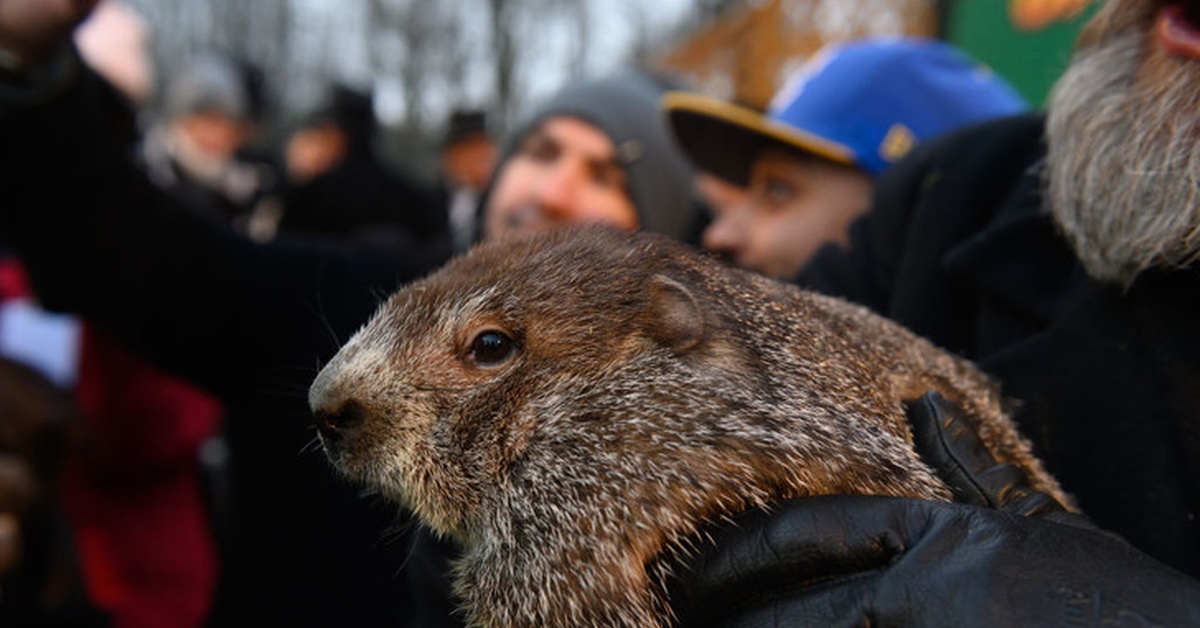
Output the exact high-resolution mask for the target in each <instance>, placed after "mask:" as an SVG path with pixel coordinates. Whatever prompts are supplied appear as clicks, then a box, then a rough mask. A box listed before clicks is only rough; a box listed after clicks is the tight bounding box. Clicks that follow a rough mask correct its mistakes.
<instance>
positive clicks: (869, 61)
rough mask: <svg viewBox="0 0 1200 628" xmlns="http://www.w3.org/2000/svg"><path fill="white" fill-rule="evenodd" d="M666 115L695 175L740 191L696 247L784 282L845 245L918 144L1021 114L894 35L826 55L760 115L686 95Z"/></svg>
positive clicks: (992, 78)
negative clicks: (829, 248)
mask: <svg viewBox="0 0 1200 628" xmlns="http://www.w3.org/2000/svg"><path fill="white" fill-rule="evenodd" d="M664 106H665V108H666V109H667V112H668V115H669V116H670V120H671V126H672V129H673V130H674V132H675V135H676V137H677V138H678V139H679V141H680V143H681V145H682V146H683V147H684V150H685V151H686V152H687V154H688V156H689V157H690V158H691V159H692V160H693V161H694V162H695V163H696V164H697V166H698V167H699V168H700V169H701V170H702V171H703V172H704V173H706V174H708V175H711V176H714V177H717V178H719V179H721V180H722V181H724V182H726V183H727V184H730V185H734V186H740V187H743V188H745V189H746V193H745V194H744V196H743V197H742V198H741V200H740V202H733V203H727V204H723V205H717V206H715V207H714V209H715V215H714V219H713V221H712V223H711V224H710V225H709V226H708V228H707V229H705V231H704V234H703V237H702V243H703V245H704V246H705V248H708V249H710V250H712V251H715V252H717V253H720V254H723V255H725V256H727V257H729V258H730V259H731V260H732V261H733V262H735V263H737V264H738V265H741V266H745V267H747V268H751V269H754V270H757V271H759V272H761V273H763V274H766V275H769V276H772V277H777V278H792V277H794V276H795V275H796V273H798V272H799V271H800V269H801V268H803V267H804V264H805V263H807V262H808V260H809V259H811V258H812V256H813V255H814V254H815V253H816V251H817V249H818V248H820V247H821V246H822V245H824V244H826V243H829V242H834V243H839V244H845V243H846V241H847V231H848V227H849V225H850V223H851V222H852V221H853V220H854V219H856V218H858V217H859V216H861V215H862V214H863V213H864V212H866V211H867V208H868V207H870V205H871V195H872V192H873V190H874V187H875V182H876V180H877V179H878V178H879V176H880V175H881V174H882V173H883V172H884V171H885V170H886V169H887V168H888V167H889V166H891V165H892V164H893V163H895V162H896V161H897V160H899V159H900V158H902V157H904V156H905V155H907V154H908V153H909V151H911V150H912V149H913V148H914V147H916V146H917V145H918V144H921V143H923V142H926V141H928V140H930V139H932V138H934V137H936V136H938V135H941V134H943V133H946V132H948V131H950V130H953V129H955V128H958V127H961V126H965V125H970V124H974V123H978V122H981V121H983V120H987V119H991V118H996V117H1000V116H1005V115H1011V114H1015V113H1018V112H1021V111H1023V110H1025V109H1026V108H1027V106H1026V104H1025V102H1024V101H1023V100H1022V99H1021V97H1020V96H1019V95H1018V94H1017V92H1016V90H1015V89H1014V88H1013V87H1012V86H1010V85H1009V84H1008V83H1006V82H1005V81H1004V80H1003V79H1002V78H1000V77H999V76H997V75H996V74H994V73H993V72H992V71H991V70H989V69H988V68H986V67H985V66H983V65H982V64H980V63H979V62H977V61H975V60H973V59H971V58H970V57H969V56H968V55H967V54H966V53H964V52H962V51H961V50H958V49H957V48H954V47H953V46H951V45H949V44H946V43H944V42H940V41H937V40H930V39H920V38H897V37H881V38H868V39H861V40H855V41H851V42H844V43H834V44H829V45H827V46H826V47H825V48H823V49H822V50H820V51H818V52H817V53H816V54H814V55H813V57H812V58H811V59H809V61H808V62H807V63H806V64H805V65H804V66H802V67H801V68H800V69H798V70H797V71H796V72H795V73H793V74H792V75H791V76H790V77H789V78H788V80H787V81H786V82H785V84H784V86H783V87H782V88H781V89H780V90H779V92H778V93H777V94H776V95H775V97H774V98H773V99H772V102H771V104H770V107H769V109H768V111H767V112H766V113H765V114H761V113H758V112H755V111H753V110H751V109H749V108H746V107H743V106H740V105H737V104H732V103H724V102H721V101H718V100H713V99H710V98H706V97H704V96H701V95H698V94H693V93H686V92H684V93H679V94H668V95H667V96H666V97H665V98H664ZM709 185H710V186H711V185H712V183H711V182H710V183H709Z"/></svg>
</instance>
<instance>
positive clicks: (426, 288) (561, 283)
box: [310, 228, 738, 538]
mask: <svg viewBox="0 0 1200 628" xmlns="http://www.w3.org/2000/svg"><path fill="white" fill-rule="evenodd" d="M678 251H679V249H678V245H675V244H671V243H669V242H667V241H666V240H663V239H661V238H658V237H654V236H648V235H643V236H638V237H637V238H635V239H630V238H629V237H628V236H627V235H622V234H620V233H618V232H616V231H613V230H610V229H605V228H586V229H583V230H579V229H569V230H563V231H560V232H557V233H554V234H551V235H549V236H535V237H533V238H531V239H524V240H517V241H513V242H508V243H503V244H488V245H483V246H480V247H477V248H476V249H475V250H473V251H472V252H470V253H469V254H467V255H465V256H463V257H460V258H458V259H456V260H453V261H452V262H450V263H449V264H448V265H447V266H446V267H444V268H443V269H442V270H440V271H439V272H437V273H436V274H434V275H431V276H430V277H428V278H426V279H424V280H422V281H419V282H416V283H414V284H411V285H410V286H408V287H407V288H405V289H404V290H402V291H400V292H399V293H397V294H395V295H393V296H392V297H391V298H390V299H389V300H388V301H387V302H386V303H385V304H384V305H383V306H382V307H381V309H380V310H379V311H378V312H377V314H376V315H375V316H374V318H373V319H372V320H371V321H370V322H369V323H368V324H367V325H366V326H365V327H364V328H363V329H361V330H360V331H359V332H358V333H357V334H355V336H354V337H353V338H351V339H350V340H349V342H348V343H347V344H346V345H345V346H344V347H343V348H342V349H341V351H340V352H339V353H338V354H337V356H335V357H334V358H333V359H332V360H331V361H330V363H329V364H328V365H326V367H325V368H324V369H323V370H322V372H321V373H320V375H319V376H318V377H317V379H316V381H315V382H314V384H313V386H312V389H311V391H310V403H311V407H312V409H313V412H314V416H315V418H316V422H317V425H318V428H319V431H320V434H321V440H322V442H323V444H324V446H325V449H326V451H327V453H328V455H329V457H330V459H331V460H332V461H333V463H334V464H335V465H336V466H337V467H338V468H339V469H340V470H341V471H343V472H344V473H345V474H347V475H348V476H350V477H352V478H354V479H357V480H360V481H363V482H365V483H366V484H368V485H370V486H373V487H375V488H377V489H378V490H379V491H380V492H381V493H382V494H383V495H384V496H386V497H389V498H391V499H394V500H397V501H399V502H401V503H403V504H405V505H407V506H409V507H411V508H412V509H414V510H415V511H416V512H417V514H419V515H420V516H421V517H422V518H423V519H424V520H425V521H426V522H427V523H428V524H430V525H431V526H432V527H433V528H434V529H435V530H437V531H438V532H441V533H444V534H450V535H452V536H455V537H459V538H465V537H470V536H471V535H472V533H473V532H475V530H476V526H477V525H478V524H479V521H478V517H479V516H481V513H482V512H485V511H489V510H509V511H511V510H512V504H501V503H498V501H501V500H505V499H510V498H511V497H512V494H511V491H516V490H521V489H523V488H526V487H527V486H526V485H527V484H529V483H533V484H538V485H540V486H543V487H550V486H558V487H560V488H561V490H563V491H569V492H570V493H571V495H570V497H571V499H572V500H574V501H577V502H578V501H580V500H582V501H587V500H589V499H596V500H602V499H604V497H603V495H602V494H601V492H603V491H613V490H621V489H620V488H619V486H621V482H622V481H623V480H622V479H621V478H619V477H618V476H620V475H621V474H622V473H628V469H632V468H637V467H636V466H635V462H634V461H635V459H639V458H640V457H642V456H645V457H660V458H668V459H669V458H672V457H676V456H678V454H677V453H673V451H672V446H671V444H670V443H667V442H664V440H663V439H664V434H665V435H666V439H667V440H670V439H671V438H672V436H671V432H672V431H675V432H681V431H683V430H676V429H674V428H672V427H671V426H670V425H667V423H669V422H670V421H686V420H687V418H688V415H691V414H695V413H698V412H702V411H704V410H705V403H704V402H702V401H700V400H697V399H691V398H688V397H691V396H693V395H691V394H690V392H689V391H692V390H696V389H699V388H702V387H703V386H704V384H703V383H697V382H689V383H688V384H687V385H684V384H683V382H682V381H680V380H678V378H682V377H689V376H687V375H684V374H680V373H673V369H674V368H675V367H676V366H678V365H679V363H681V362H683V361H687V360H692V361H707V362H708V363H709V365H710V366H712V367H713V368H714V369H715V370H721V368H720V365H721V364H730V365H732V364H734V363H735V362H737V361H738V358H737V357H736V356H737V351H736V350H735V349H733V348H731V347H726V346H723V345H722V344H721V342H720V341H719V340H716V339H715V338H714V334H713V333H712V330H713V327H714V325H719V324H720V322H719V321H716V320H714V319H713V315H712V314H711V313H707V314H706V312H705V309H706V308H704V307H702V306H701V304H700V303H699V302H698V301H697V299H698V298H699V297H698V294H699V292H698V291H696V290H691V289H689V288H688V287H685V285H684V284H683V283H681V281H680V278H684V279H683V280H684V281H687V282H695V281H700V279H697V272H699V271H697V270H696V269H695V268H691V267H689V264H691V263H692V262H691V261H689V260H692V257H691V256H681V255H677V253H678ZM709 370H710V371H711V370H713V369H709ZM722 379H726V380H727V379H728V378H722ZM672 381H675V382H676V383H677V384H678V385H675V384H672V383H670V382H672ZM697 384H699V385H697ZM707 410H708V411H710V412H711V411H713V409H712V408H707ZM668 415H669V416H668ZM550 460H553V461H554V464H546V465H544V466H543V464H542V461H550ZM572 461H575V462H578V463H579V464H578V465H576V466H577V467H578V468H576V469H574V471H572V470H571V469H572ZM636 464H640V465H642V468H643V469H653V468H655V464H656V463H655V462H654V461H652V460H651V461H647V460H644V459H640V460H638V461H637V462H636ZM620 467H627V468H626V469H625V471H621V470H620ZM552 468H553V469H554V470H551V469H552ZM564 470H565V472H566V473H577V474H578V475H573V476H572V477H570V478H565V477H558V476H559V475H561V474H562V473H563V472H564ZM663 472H664V473H669V471H666V470H664V471H663ZM606 474H607V475H606ZM549 476H554V477H549ZM593 485H596V486H593ZM601 485H602V486H601ZM593 487H594V489H595V491H596V492H595V494H593V493H592V490H593ZM563 497H564V498H565V497H566V495H563ZM648 499H649V497H648ZM498 507H499V508H498Z"/></svg>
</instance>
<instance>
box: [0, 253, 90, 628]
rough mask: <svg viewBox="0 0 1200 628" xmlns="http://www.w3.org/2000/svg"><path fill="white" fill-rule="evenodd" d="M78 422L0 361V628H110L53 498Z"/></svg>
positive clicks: (27, 369) (22, 371) (41, 380)
mask: <svg viewBox="0 0 1200 628" xmlns="http://www.w3.org/2000/svg"><path fill="white" fill-rule="evenodd" d="M2 274H3V273H0V275H2ZM3 282H4V280H3V278H2V277H0V283H3ZM81 419H82V417H80V412H79V408H78V406H76V404H75V401H74V399H73V398H72V395H71V393H70V391H68V390H67V389H65V388H63V387H62V386H60V385H58V384H57V383H55V382H54V381H53V380H51V379H50V378H49V377H48V376H47V375H46V374H44V373H42V372H40V371H38V370H37V369H35V368H34V367H32V366H29V365H27V364H25V363H23V362H21V361H18V360H15V359H11V358H8V357H6V356H3V355H0V625H3V626H20V627H23V628H108V627H109V626H112V625H113V623H112V622H111V621H110V618H109V616H108V615H107V614H106V613H105V612H103V611H102V610H101V609H99V608H98V607H97V606H96V605H95V604H94V603H93V602H92V601H91V599H90V596H89V595H88V593H87V591H86V587H85V586H84V583H83V577H82V575H81V565H80V560H79V556H78V553H77V546H76V542H75V536H74V533H73V531H72V528H71V525H70V524H68V523H67V518H66V515H65V513H64V512H63V506H62V500H61V499H60V497H59V493H60V491H61V490H62V475H63V469H64V466H65V465H66V460H67V457H68V456H69V451H70V450H71V449H72V448H74V447H76V446H77V442H76V439H75V438H74V436H75V435H76V433H77V432H78V430H79V428H80V427H81V423H82V420H81Z"/></svg>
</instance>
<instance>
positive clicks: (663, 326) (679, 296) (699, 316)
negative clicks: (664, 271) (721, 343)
mask: <svg viewBox="0 0 1200 628" xmlns="http://www.w3.org/2000/svg"><path fill="white" fill-rule="evenodd" d="M649 310H650V311H649V312H648V313H647V314H648V316H647V320H648V323H647V328H648V329H649V331H650V335H651V337H653V338H654V339H655V340H657V341H658V342H659V343H660V344H662V345H663V346H664V347H667V348H669V349H670V350H671V351H673V352H675V355H683V354H684V353H687V352H688V351H691V350H692V349H693V348H694V347H696V346H697V345H699V344H700V343H701V342H702V341H703V340H704V311H703V310H701V309H700V304H699V303H697V302H696V298H695V297H693V296H692V292H691V291H690V290H688V289H687V287H686V286H684V285H683V284H681V283H679V282H678V281H675V280H674V279H671V278H670V277H667V276H666V275H655V276H654V277H652V278H651V279H650V307H649Z"/></svg>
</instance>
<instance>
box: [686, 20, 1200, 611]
mask: <svg viewBox="0 0 1200 628" xmlns="http://www.w3.org/2000/svg"><path fill="white" fill-rule="evenodd" d="M1198 104H1200V2H1198V1H1196V0H1187V1H1182V2H1181V1H1159V0H1111V1H1110V2H1108V3H1107V4H1106V5H1105V6H1104V7H1102V8H1101V9H1100V11H1099V12H1098V13H1097V14H1096V15H1095V17H1094V18H1093V19H1092V20H1091V21H1090V22H1089V24H1088V25H1087V26H1086V28H1085V30H1084V32H1083V33H1082V34H1081V36H1080V39H1079V41H1078V42H1077V47H1076V52H1075V57H1074V58H1073V60H1072V63H1071V64H1070V66H1069V68H1068V70H1067V71H1066V72H1065V73H1064V75H1063V76H1062V77H1061V79H1060V81H1059V82H1058V83H1057V85H1056V86H1055V90H1054V92H1053V94H1052V97H1051V99H1050V104H1049V106H1048V109H1047V112H1046V114H1045V115H1044V116H1024V117H1019V118H1009V119H1005V120H1002V121H999V122H995V123H988V124H987V125H984V126H980V127H975V128H973V129H969V130H966V131H962V132H959V133H957V134H955V135H952V136H949V137H946V138H943V139H942V140H940V141H938V142H934V143H930V144H926V145H925V146H924V147H923V148H921V149H918V151H917V152H915V153H914V154H913V155H912V156H911V157H910V158H909V159H907V160H906V161H905V162H903V163H900V164H897V165H896V166H895V167H894V168H893V169H892V170H890V171H889V173H888V174H887V175H885V177H884V179H883V180H881V182H880V183H879V187H878V188H877V193H876V198H875V204H874V207H873V209H872V210H871V213H870V214H869V215H867V216H866V217H865V218H864V219H862V220H861V221H859V222H858V223H856V224H855V225H854V226H853V227H852V231H851V233H852V235H851V240H850V245H849V247H847V248H840V247H836V246H832V245H831V246H829V247H827V248H826V249H824V250H822V251H821V252H820V253H819V254H818V256H817V257H816V258H815V259H814V260H813V261H812V262H811V263H810V265H809V266H808V267H807V268H806V270H805V272H804V273H803V274H802V276H801V278H800V281H801V282H802V283H804V284H806V285H808V286H810V287H814V288H817V289H819V290H823V291H826V292H829V293H834V294H838V295H841V296H844V297H848V298H851V299H853V300H857V301H859V302H861V303H863V304H865V305H867V306H869V307H871V308H873V309H875V310H877V311H879V312H881V313H883V314H885V315H887V316H889V317H891V318H893V319H895V320H897V321H899V322H901V323H903V324H905V325H906V326H908V327H910V328H912V329H913V330H915V331H916V332H918V333H920V334H922V335H924V336H926V337H928V338H930V339H931V340H933V341H934V342H936V343H937V344H940V345H942V346H944V347H946V348H949V349H951V350H953V351H956V352H958V353H960V354H962V355H965V356H967V357H969V358H971V359H973V360H975V361H977V362H978V363H979V364H980V365H981V366H982V367H983V368H984V369H986V370H987V371H989V372H991V373H992V374H994V375H996V376H997V377H998V378H999V380H1000V381H1001V382H1002V386H1003V391H1004V392H1005V393H1006V394H1007V395H1008V396H1010V397H1012V398H1013V399H1015V400H1016V404H1017V405H1016V416H1017V419H1018V421H1019V422H1020V424H1021V426H1022V428H1023V430H1024V432H1025V433H1026V434H1027V435H1028V436H1029V437H1030V438H1031V439H1032V440H1033V441H1034V444H1035V449H1036V451H1037V453H1038V454H1039V455H1040V456H1041V457H1042V458H1043V459H1044V460H1045V461H1046V463H1047V466H1048V468H1049V469H1050V471H1051V472H1052V473H1054V474H1056V475H1057V476H1058V478H1059V479H1060V480H1061V481H1062V484H1063V486H1064V487H1065V488H1066V489H1067V491H1069V492H1071V493H1073V495H1074V496H1075V498H1076V499H1077V504H1078V506H1079V507H1081V508H1082V511H1083V513H1084V514H1085V515H1086V517H1087V518H1086V519H1085V518H1082V517H1079V516H1075V515H1068V514H1066V513H1065V512H1064V511H1063V510H1061V509H1060V508H1058V507H1057V506H1055V505H1054V504H1052V503H1050V502H1049V501H1048V500H1046V499H1045V497H1044V496H1037V495H1035V494H1033V493H1031V492H1030V491H1029V490H1028V489H1027V488H1026V487H1025V486H1024V485H1023V480H1022V479H1021V478H1019V477H1017V475H1016V474H1014V473H1013V470H1012V469H1009V468H1005V467H1004V466H1003V465H997V464H995V463H994V461H988V460H983V459H981V458H979V457H977V456H976V454H977V453H978V452H977V451H976V450H975V449H974V445H973V443H972V442H971V439H972V438H973V434H971V433H969V430H968V429H966V428H964V426H962V425H961V424H958V423H957V421H956V420H955V418H954V410H953V409H952V408H945V407H944V406H943V407H940V408H935V411H934V414H935V415H938V418H937V420H936V425H935V426H934V430H933V436H932V438H933V441H932V442H933V448H934V449H935V450H936V449H941V450H942V453H944V454H946V459H945V460H942V462H944V463H945V466H944V467H943V471H944V475H945V474H946V473H945V471H947V470H950V472H951V474H953V473H957V474H958V479H959V480H961V482H960V483H959V484H958V485H956V487H957V489H958V490H959V497H960V499H961V500H962V501H968V502H975V503H976V504H978V505H983V506H985V508H982V509H981V508H976V507H972V506H965V505H962V504H952V505H949V506H943V505H940V504H923V503H917V502H912V501H908V500H884V499H845V498H828V499H825V498H822V499H812V500H804V501H803V502H796V503H793V504H789V505H787V506H785V507H784V508H781V509H780V510H779V511H777V512H776V513H774V514H773V515H772V516H771V517H769V518H763V519H758V520H753V521H751V522H741V525H740V527H739V530H737V531H735V532H728V531H726V532H725V533H724V535H722V536H719V537H718V539H719V543H718V550H717V551H716V552H715V553H713V554H711V555H708V556H705V557H704V558H703V559H702V560H700V561H699V562H698V566H697V568H696V570H695V572H694V574H693V575H692V576H689V577H688V578H689V579H690V581H691V583H692V586H691V588H690V589H689V593H690V594H691V595H692V596H693V601H692V602H690V607H689V606H688V605H686V604H683V607H684V608H686V609H687V610H686V611H685V616H687V617H706V618H709V619H711V620H712V621H715V622H717V623H723V620H722V619H713V618H719V617H721V616H722V614H723V613H724V614H725V615H726V616H731V614H730V613H728V612H726V611H722V610H721V609H722V608H723V607H725V606H728V605H729V604H731V603H734V604H736V603H737V600H739V599H740V600H744V599H746V598H745V596H741V597H739V594H738V593H736V592H737V591H741V592H743V593H744V592H747V591H754V592H755V598H754V599H755V600H759V601H755V602H745V603H743V604H741V606H740V608H739V610H738V611H737V612H736V616H737V619H736V620H734V621H732V623H735V624H739V625H756V624H755V622H762V624H765V625H802V624H811V625H942V626H947V625H954V626H966V625H971V626H977V625H1014V626H1038V625H1055V626H1057V625H1087V626H1099V625H1200V587H1198V585H1197V581H1196V580H1195V578H1196V577H1197V576H1198V575H1200V521H1197V513H1200V317H1198V316H1197V313H1200V267H1198V266H1197V264H1196V258H1197V257H1198V255H1200V124H1198V122H1200V109H1198V108H1197V106H1198ZM939 413H940V414H939ZM938 426H940V427H941V428H944V429H942V430H940V431H939V429H938ZM914 428H919V426H917V425H914ZM915 431H916V436H917V439H918V444H920V441H921V439H922V438H925V437H926V436H928V435H923V434H922V433H921V430H920V429H915ZM925 455H926V456H927V457H929V454H928V452H926V454H925ZM935 457H936V456H935ZM735 548H736V549H735ZM696 583H699V584H696ZM787 587H791V588H790V589H788V588H787ZM685 588H687V587H685ZM731 591H732V592H735V593H731V594H726V593H723V592H731ZM731 596H732V597H731ZM762 600H767V601H762ZM681 604H682V603H681ZM747 618H751V619H749V620H747ZM822 622H824V623H823V624H822Z"/></svg>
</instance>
